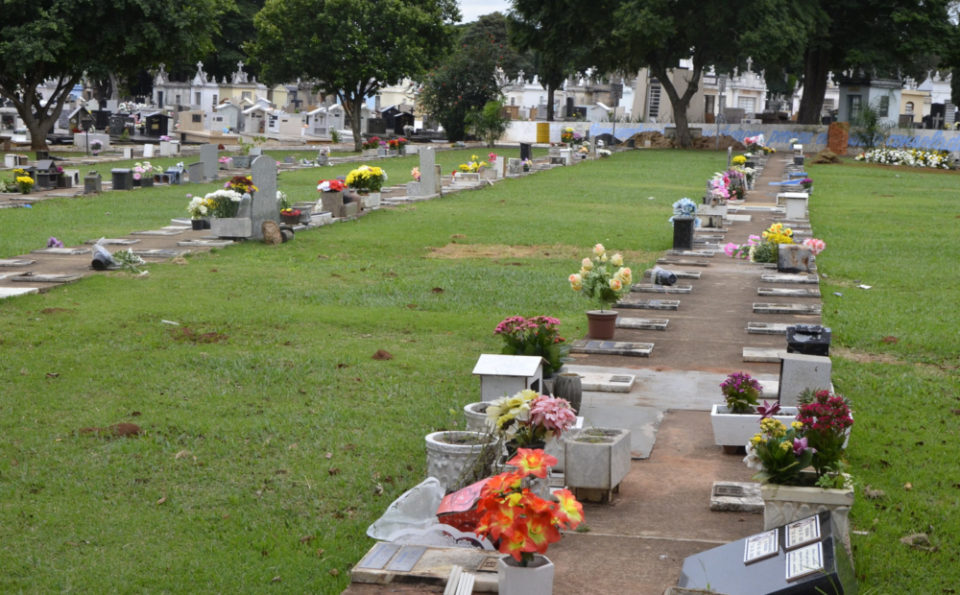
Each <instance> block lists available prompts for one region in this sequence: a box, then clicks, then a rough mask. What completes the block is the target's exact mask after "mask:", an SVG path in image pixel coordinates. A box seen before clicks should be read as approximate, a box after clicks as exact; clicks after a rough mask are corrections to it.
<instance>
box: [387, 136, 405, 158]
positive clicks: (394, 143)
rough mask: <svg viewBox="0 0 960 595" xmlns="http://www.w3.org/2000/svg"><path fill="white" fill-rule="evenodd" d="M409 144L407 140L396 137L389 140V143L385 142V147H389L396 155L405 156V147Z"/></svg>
mask: <svg viewBox="0 0 960 595" xmlns="http://www.w3.org/2000/svg"><path fill="white" fill-rule="evenodd" d="M409 143H410V141H408V140H407V139H405V138H403V137H402V136H398V137H397V138H391V139H390V140H389V141H387V146H388V147H390V149H391V150H393V151H396V152H397V155H406V153H407V149H406V146H407V145H408V144H409Z"/></svg>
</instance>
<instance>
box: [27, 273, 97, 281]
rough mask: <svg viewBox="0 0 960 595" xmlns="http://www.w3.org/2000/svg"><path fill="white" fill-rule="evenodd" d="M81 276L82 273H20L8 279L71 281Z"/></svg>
mask: <svg viewBox="0 0 960 595" xmlns="http://www.w3.org/2000/svg"><path fill="white" fill-rule="evenodd" d="M82 278H83V275H69V274H63V275H54V274H41V273H21V274H20V275H17V276H15V277H10V279H9V280H10V281H16V282H18V283H71V282H73V281H78V280H80V279H82Z"/></svg>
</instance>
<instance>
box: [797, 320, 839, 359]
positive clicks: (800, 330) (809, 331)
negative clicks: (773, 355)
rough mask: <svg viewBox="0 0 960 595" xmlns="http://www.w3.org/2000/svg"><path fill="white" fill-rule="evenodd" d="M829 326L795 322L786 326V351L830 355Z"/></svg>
mask: <svg viewBox="0 0 960 595" xmlns="http://www.w3.org/2000/svg"><path fill="white" fill-rule="evenodd" d="M830 336H831V332H830V327H825V326H821V325H819V324H797V325H794V326H788V327H787V353H802V354H805V355H830Z"/></svg>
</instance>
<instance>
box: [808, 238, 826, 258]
mask: <svg viewBox="0 0 960 595" xmlns="http://www.w3.org/2000/svg"><path fill="white" fill-rule="evenodd" d="M803 245H804V247H805V248H809V249H810V251H811V252H813V255H814V256H816V255H817V254H820V253H821V252H823V250H824V248H826V247H827V243H826V242H824V241H823V240H818V239H817V238H807V239H806V240H804V241H803Z"/></svg>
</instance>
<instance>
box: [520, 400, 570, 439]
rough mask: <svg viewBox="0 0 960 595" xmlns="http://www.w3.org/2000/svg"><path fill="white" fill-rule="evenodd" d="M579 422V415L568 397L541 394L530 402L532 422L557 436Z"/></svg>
mask: <svg viewBox="0 0 960 595" xmlns="http://www.w3.org/2000/svg"><path fill="white" fill-rule="evenodd" d="M576 422H577V415H576V413H574V412H573V409H571V408H570V403H569V402H568V401H567V400H566V399H561V398H559V397H549V396H547V395H540V396H539V397H537V398H536V399H534V400H533V402H532V403H531V404H530V423H531V424H532V425H539V426H543V427H544V428H546V429H548V430H550V431H551V432H553V433H554V434H556V435H557V436H560V434H562V433H563V432H564V430H568V429H570V428H571V427H572V426H573V424H575V423H576Z"/></svg>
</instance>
